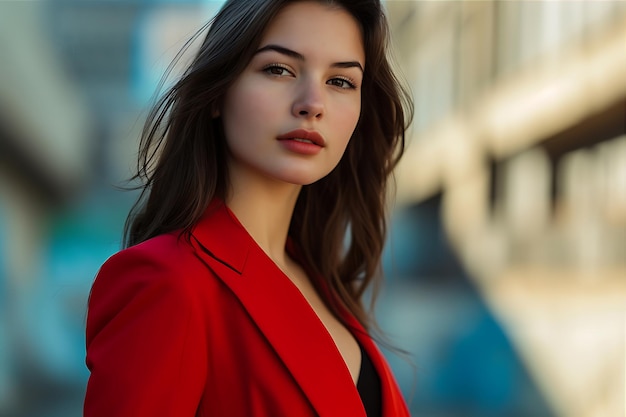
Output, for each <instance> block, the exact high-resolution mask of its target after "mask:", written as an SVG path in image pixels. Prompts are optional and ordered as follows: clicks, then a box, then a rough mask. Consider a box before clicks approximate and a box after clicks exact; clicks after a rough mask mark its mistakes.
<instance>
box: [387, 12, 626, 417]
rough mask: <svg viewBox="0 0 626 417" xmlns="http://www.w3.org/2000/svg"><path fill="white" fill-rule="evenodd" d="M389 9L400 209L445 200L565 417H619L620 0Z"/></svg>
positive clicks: (466, 256)
mask: <svg viewBox="0 0 626 417" xmlns="http://www.w3.org/2000/svg"><path fill="white" fill-rule="evenodd" d="M386 4H387V9H388V13H389V15H390V18H391V20H392V22H393V31H394V38H395V46H396V55H397V59H398V62H399V65H400V66H401V68H402V69H403V71H404V73H405V75H406V78H407V82H408V84H409V85H410V87H411V90H412V92H413V95H414V97H415V106H416V108H415V110H416V115H415V119H414V125H413V127H412V132H411V135H410V140H409V142H410V144H409V147H408V150H407V154H406V158H405V159H404V160H403V162H402V166H401V167H400V170H399V173H398V198H399V204H401V205H410V204H419V203H420V202H421V201H424V200H426V199H428V198H430V197H432V196H434V195H437V194H441V196H442V202H443V203H442V212H441V216H442V218H443V221H444V224H445V227H446V230H447V233H448V236H449V238H450V240H451V242H452V244H453V246H454V247H455V250H456V252H457V255H458V256H459V257H460V259H462V261H463V263H464V265H465V267H466V268H467V269H468V270H469V271H470V272H471V273H472V275H473V278H474V280H475V283H476V285H477V286H478V288H480V290H481V292H482V293H483V295H484V296H485V298H486V300H487V301H488V303H489V305H490V307H491V308H492V309H493V311H494V312H495V313H496V315H497V316H498V318H499V320H500V321H501V322H502V323H503V325H504V326H505V328H506V329H507V332H508V334H509V336H510V337H511V339H512V340H513V341H514V342H515V344H516V348H517V349H518V350H519V353H520V355H521V357H522V358H524V360H525V362H526V364H527V366H528V368H529V370H530V371H531V373H532V375H533V377H534V378H535V379H536V381H537V383H538V385H539V386H540V387H541V388H542V390H543V391H544V393H545V395H546V396H547V398H548V399H549V400H550V402H551V404H552V405H553V407H554V408H555V410H556V411H557V412H558V413H559V415H562V416H567V417H595V416H598V417H600V416H620V415H624V414H623V413H624V389H625V388H624V373H625V366H624V363H625V361H624V352H625V339H626V331H625V318H626V2H624V1H558V0H557V1H388V2H387V3H386Z"/></svg>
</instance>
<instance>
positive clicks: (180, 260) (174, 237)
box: [94, 232, 200, 284]
mask: <svg viewBox="0 0 626 417" xmlns="http://www.w3.org/2000/svg"><path fill="white" fill-rule="evenodd" d="M199 264H200V263H199V262H198V260H197V257H196V256H195V254H194V249H193V247H192V246H191V245H190V244H189V243H188V242H187V240H186V239H185V237H184V236H181V235H180V234H179V233H175V232H173V233H167V234H163V235H159V236H156V237H153V238H151V239H149V240H146V241H145V242H142V243H139V244H137V245H135V246H131V247H129V248H126V249H123V250H121V251H119V252H117V253H116V254H114V255H112V256H111V257H110V258H108V259H107V260H106V261H105V262H104V264H103V265H102V267H101V268H100V270H99V271H98V274H97V276H96V282H95V283H94V284H96V283H98V281H100V280H116V279H118V277H120V276H124V277H126V278H127V279H128V278H132V277H131V276H135V277H136V278H142V277H143V278H144V279H145V280H149V281H175V282H179V281H182V278H183V277H186V276H188V274H187V273H185V272H186V271H188V270H190V269H194V268H197V267H198V266H199Z"/></svg>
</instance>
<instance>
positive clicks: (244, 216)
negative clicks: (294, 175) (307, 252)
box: [226, 181, 302, 265]
mask: <svg viewBox="0 0 626 417" xmlns="http://www.w3.org/2000/svg"><path fill="white" fill-rule="evenodd" d="M301 188H302V187H301V186H300V185H294V184H287V183H282V182H281V183H276V182H271V181H269V182H263V181H260V182H254V183H250V182H238V181H233V183H232V184H231V189H230V192H229V194H228V196H227V198H226V205H227V206H228V208H229V209H230V210H231V211H232V212H233V213H234V214H235V216H237V219H238V220H239V221H240V222H241V224H242V225H243V226H244V227H245V228H246V230H247V231H248V233H249V234H250V236H252V238H253V239H254V240H255V242H256V243H257V244H258V245H259V246H260V247H261V249H263V251H264V252H265V253H266V254H267V255H268V256H269V257H270V258H271V259H272V260H273V261H274V262H276V263H277V264H278V265H285V263H286V262H287V254H286V251H285V244H286V242H287V234H288V232H289V225H290V223H291V217H292V215H293V210H294V208H295V205H296V201H297V199H298V195H299V193H300V189H301Z"/></svg>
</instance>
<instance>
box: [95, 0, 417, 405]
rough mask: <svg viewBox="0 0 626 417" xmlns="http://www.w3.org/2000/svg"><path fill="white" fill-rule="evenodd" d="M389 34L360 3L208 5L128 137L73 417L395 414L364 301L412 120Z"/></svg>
mask: <svg viewBox="0 0 626 417" xmlns="http://www.w3.org/2000/svg"><path fill="white" fill-rule="evenodd" d="M386 36H387V26H386V21H385V17H384V15H383V12H382V10H381V6H380V2H379V1H376V0H351V1H350V0H337V1H330V0H328V1H312V0H307V1H289V0H231V1H228V2H227V3H226V4H225V5H224V7H223V8H222V10H221V11H220V12H219V13H218V15H217V16H216V17H215V19H214V21H213V23H212V24H211V26H210V29H209V32H208V34H207V37H206V39H205V41H204V43H203V45H202V47H201V49H200V51H199V53H198V54H197V56H196V58H195V60H194V61H193V62H192V64H191V65H190V67H189V69H188V70H187V71H186V72H185V74H184V75H183V76H182V78H181V79H180V81H178V82H177V83H176V84H175V85H174V86H173V87H172V88H171V89H170V90H169V91H168V93H167V94H166V95H165V96H164V98H163V99H162V100H161V101H160V102H159V103H158V105H157V106H156V107H155V109H154V110H153V112H152V113H151V115H150V117H149V119H148V123H147V125H146V128H145V130H144V135H143V138H142V143H141V145H140V164H139V174H138V177H141V178H143V179H144V180H145V188H144V189H143V194H142V197H144V198H142V199H140V201H139V202H138V203H137V205H136V206H135V209H134V211H133V212H132V213H131V215H130V216H129V220H128V222H127V229H126V235H125V238H126V240H125V246H126V247H127V248H126V249H124V250H122V251H121V252H119V253H118V254H116V255H114V256H112V257H111V258H110V259H109V260H107V262H106V263H105V264H104V265H103V266H102V268H101V270H100V271H99V273H98V276H97V278H96V280H95V282H94V284H93V288H92V292H91V297H90V301H89V312H88V318H87V365H88V367H89V369H90V371H91V377H90V379H89V383H88V386H87V393H86V398H85V415H86V416H87V417H94V416H107V417H110V416H116V417H120V416H129V417H130V416H132V417H141V416H221V417H224V416H226V417H251V416H252V417H256V416H266V417H270V416H271V417H277V416H316V415H319V416H341V417H346V416H361V417H365V416H367V417H372V416H384V417H391V416H408V411H407V408H406V405H405V403H404V401H403V399H402V396H401V393H400V391H399V389H398V387H397V385H396V383H395V381H394V379H393V376H392V375H391V372H390V370H389V367H388V365H387V364H386V362H385V360H384V358H383V357H382V355H381V354H380V352H379V351H378V349H377V347H376V346H375V344H374V343H373V342H372V340H371V338H370V336H369V334H368V331H369V330H371V327H372V323H371V319H370V317H369V316H368V314H367V313H366V311H365V309H364V308H363V306H362V303H361V296H362V295H363V292H364V291H365V289H366V288H367V286H368V285H369V284H370V283H372V282H373V281H374V280H375V277H377V276H378V272H379V264H380V255H381V250H382V246H383V241H384V235H385V210H384V207H385V193H386V187H385V185H386V181H387V178H388V176H389V175H390V173H391V170H392V169H393V167H394V165H395V164H396V162H397V160H398V158H399V156H400V155H401V153H402V149H403V145H404V130H405V110H404V109H403V103H407V104H409V106H407V108H408V109H410V101H409V100H408V99H407V96H406V94H404V92H403V91H402V89H401V88H400V87H399V86H398V83H397V81H396V79H395V78H394V76H393V74H392V72H391V70H390V67H389V63H388V61H387V57H386ZM405 100H406V101H405ZM407 119H408V117H407ZM346 232H349V235H348V236H349V241H348V242H347V241H346V238H345V237H346Z"/></svg>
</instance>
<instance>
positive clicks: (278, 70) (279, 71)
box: [263, 65, 291, 76]
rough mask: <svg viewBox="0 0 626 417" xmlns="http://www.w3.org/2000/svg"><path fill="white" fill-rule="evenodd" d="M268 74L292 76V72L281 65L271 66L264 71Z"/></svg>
mask: <svg viewBox="0 0 626 417" xmlns="http://www.w3.org/2000/svg"><path fill="white" fill-rule="evenodd" d="M263 71H265V72H266V73H268V74H270V75H276V76H283V75H291V71H289V70H288V69H287V68H285V67H282V66H280V65H269V66H267V67H265V68H264V69H263Z"/></svg>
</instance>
